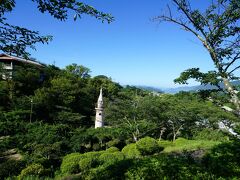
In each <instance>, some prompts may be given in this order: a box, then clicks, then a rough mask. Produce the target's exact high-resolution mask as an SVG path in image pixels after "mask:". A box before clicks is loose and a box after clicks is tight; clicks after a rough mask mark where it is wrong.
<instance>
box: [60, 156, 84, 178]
mask: <svg viewBox="0 0 240 180" xmlns="http://www.w3.org/2000/svg"><path fill="white" fill-rule="evenodd" d="M82 158H83V157H82V154H80V153H72V154H68V155H67V156H65V157H64V158H63V161H62V164H61V167H60V170H61V173H62V174H74V173H78V172H79V171H80V169H79V161H80V160H81V159H82Z"/></svg>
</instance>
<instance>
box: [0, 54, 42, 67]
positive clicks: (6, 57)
mask: <svg viewBox="0 0 240 180" xmlns="http://www.w3.org/2000/svg"><path fill="white" fill-rule="evenodd" d="M1 60H9V61H16V62H22V63H27V64H32V65H36V66H41V67H43V66H44V65H43V64H41V63H39V62H36V61H32V60H28V59H23V58H20V57H16V56H12V55H8V54H4V53H2V54H0V62H1Z"/></svg>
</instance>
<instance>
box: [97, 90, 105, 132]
mask: <svg viewBox="0 0 240 180" xmlns="http://www.w3.org/2000/svg"><path fill="white" fill-rule="evenodd" d="M95 109H96V119H95V129H96V128H101V127H103V126H104V115H103V94H102V88H101V89H100V94H99V97H98V102H97V107H96V108H95Z"/></svg>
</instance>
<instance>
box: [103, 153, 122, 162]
mask: <svg viewBox="0 0 240 180" xmlns="http://www.w3.org/2000/svg"><path fill="white" fill-rule="evenodd" d="M123 159H124V154H123V153H122V152H113V153H111V152H105V153H103V154H102V155H101V156H100V157H99V160H100V162H101V164H105V165H110V164H114V163H116V162H118V161H121V160H123Z"/></svg>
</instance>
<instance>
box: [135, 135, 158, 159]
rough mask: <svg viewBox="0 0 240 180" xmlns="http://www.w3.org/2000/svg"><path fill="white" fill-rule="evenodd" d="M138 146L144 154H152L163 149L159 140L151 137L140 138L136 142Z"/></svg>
mask: <svg viewBox="0 0 240 180" xmlns="http://www.w3.org/2000/svg"><path fill="white" fill-rule="evenodd" d="M136 147H137V149H138V150H139V151H140V153H141V154H142V155H152V154H154V153H159V152H160V151H162V150H163V147H161V146H159V144H158V142H157V141H156V140H155V139H153V138H151V137H145V138H142V139H140V140H139V141H138V142H137V143H136Z"/></svg>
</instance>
